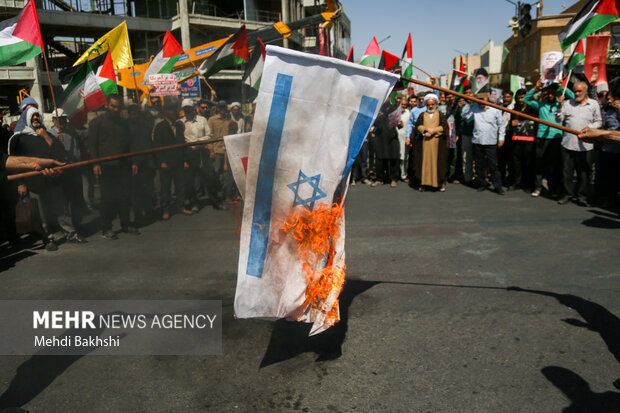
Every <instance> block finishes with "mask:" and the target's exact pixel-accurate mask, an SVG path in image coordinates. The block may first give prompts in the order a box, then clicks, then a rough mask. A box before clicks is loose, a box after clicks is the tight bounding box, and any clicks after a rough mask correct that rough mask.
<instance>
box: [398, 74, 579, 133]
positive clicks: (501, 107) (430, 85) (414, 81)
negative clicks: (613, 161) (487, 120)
mask: <svg viewBox="0 0 620 413" xmlns="http://www.w3.org/2000/svg"><path fill="white" fill-rule="evenodd" d="M401 79H402V80H405V81H407V82H412V83H416V84H418V85H420V86H425V87H427V88H429V89H435V90H439V91H440V92H444V93H449V94H451V95H454V96H458V97H460V98H463V99H466V100H471V101H472V102H476V103H478V104H480V105H485V106H490V107H492V108H495V109H499V110H501V111H503V112H508V113H511V114H513V115H517V116H520V117H522V118H526V119H529V120H533V121H534V122H538V123H542V124H543V125H547V126H550V127H552V128H556V129H560V130H562V131H564V132H568V133H572V134H574V135H578V134H579V131H578V130H575V129H571V128H567V127H566V126H564V125H558V124H557V123H553V122H549V121H546V120H543V119H540V118H537V117H535V116H530V115H528V114H526V113H523V112H519V111H516V110H513V109H508V108H505V107H503V106H501V105H497V104H495V103H492V102H488V101H486V100H482V99H478V98H475V97H473V96H468V95H465V94H463V93H459V92H456V91H454V90H450V89H446V88H445V87H441V86H436V85H432V84H430V83H426V82H422V81H420V80H417V79H410V78H407V77H403V76H401Z"/></svg>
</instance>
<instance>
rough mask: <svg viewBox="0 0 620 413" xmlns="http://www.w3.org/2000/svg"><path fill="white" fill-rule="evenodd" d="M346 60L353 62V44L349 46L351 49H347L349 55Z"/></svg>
mask: <svg viewBox="0 0 620 413" xmlns="http://www.w3.org/2000/svg"><path fill="white" fill-rule="evenodd" d="M346 61H347V62H353V46H351V50H349V55H348V56H347V60H346Z"/></svg>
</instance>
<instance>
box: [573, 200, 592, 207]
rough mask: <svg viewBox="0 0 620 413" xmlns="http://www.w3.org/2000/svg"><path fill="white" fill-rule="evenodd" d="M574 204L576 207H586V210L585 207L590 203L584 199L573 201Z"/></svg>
mask: <svg viewBox="0 0 620 413" xmlns="http://www.w3.org/2000/svg"><path fill="white" fill-rule="evenodd" d="M575 203H576V204H577V205H579V206H580V207H586V208H587V207H589V206H590V203H589V202H588V201H586V200H584V199H578V200H576V201H575Z"/></svg>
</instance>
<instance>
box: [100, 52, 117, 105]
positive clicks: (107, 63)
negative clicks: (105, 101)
mask: <svg viewBox="0 0 620 413" xmlns="http://www.w3.org/2000/svg"><path fill="white" fill-rule="evenodd" d="M95 76H96V77H97V83H98V84H99V87H100V88H101V90H102V91H103V94H104V95H106V96H108V95H112V94H114V93H116V92H118V85H117V84H116V75H115V74H114V62H112V54H111V53H110V52H108V53H106V58H105V60H104V61H103V64H102V65H101V66H99V67H98V68H97V74H96V75H95Z"/></svg>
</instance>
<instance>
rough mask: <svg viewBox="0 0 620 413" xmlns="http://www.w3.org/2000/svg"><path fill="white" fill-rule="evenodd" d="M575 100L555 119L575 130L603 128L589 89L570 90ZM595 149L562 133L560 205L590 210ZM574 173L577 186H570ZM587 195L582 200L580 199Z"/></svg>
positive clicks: (566, 104) (575, 87)
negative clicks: (572, 91) (570, 202)
mask: <svg viewBox="0 0 620 413" xmlns="http://www.w3.org/2000/svg"><path fill="white" fill-rule="evenodd" d="M573 89H574V93H575V98H574V99H570V100H569V101H568V102H567V103H565V104H560V105H561V110H560V111H559V112H558V113H556V119H557V120H558V121H560V122H564V124H565V125H566V126H567V127H569V128H571V129H575V130H582V129H583V128H585V127H590V128H600V127H601V126H602V125H603V120H602V117H601V108H600V106H599V104H598V102H597V101H595V100H593V99H589V98H588V86H587V85H586V83H585V82H579V83H577V84H575V86H574V87H573ZM593 148H594V146H593V145H592V144H590V143H586V142H583V141H580V140H579V138H577V135H575V134H573V133H569V132H564V136H563V138H562V163H563V175H564V197H563V198H562V199H560V200H559V201H558V204H560V205H563V204H566V203H568V202H569V201H573V202H575V203H576V204H577V205H579V206H589V205H590V202H591V201H592V198H593V196H594V188H593V185H592V184H591V179H590V178H591V174H592V167H593V165H594V151H593V150H592V149H593ZM575 173H577V182H576V183H574V184H573V175H574V174H575ZM584 195H586V198H585V199H584V198H583V196H584Z"/></svg>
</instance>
